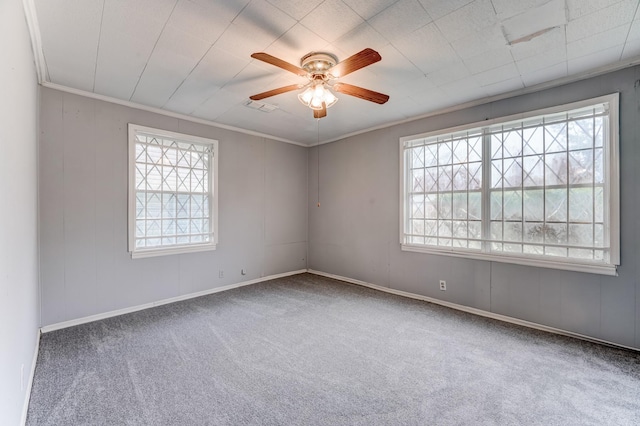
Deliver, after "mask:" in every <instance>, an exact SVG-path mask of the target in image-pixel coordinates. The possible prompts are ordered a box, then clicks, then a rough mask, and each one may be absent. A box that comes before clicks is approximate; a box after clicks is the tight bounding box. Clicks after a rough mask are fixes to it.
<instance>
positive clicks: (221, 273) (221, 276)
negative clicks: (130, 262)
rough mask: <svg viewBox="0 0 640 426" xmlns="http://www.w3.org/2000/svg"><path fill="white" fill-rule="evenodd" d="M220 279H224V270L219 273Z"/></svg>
mask: <svg viewBox="0 0 640 426" xmlns="http://www.w3.org/2000/svg"><path fill="white" fill-rule="evenodd" d="M218 278H224V271H223V270H222V269H220V270H219V271H218Z"/></svg>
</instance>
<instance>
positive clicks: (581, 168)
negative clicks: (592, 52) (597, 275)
mask: <svg viewBox="0 0 640 426" xmlns="http://www.w3.org/2000/svg"><path fill="white" fill-rule="evenodd" d="M607 105H608V104H606V103H601V104H598V105H595V106H590V107H586V108H580V109H575V110H571V111H568V112H563V113H559V114H552V115H551V114H550V115H545V116H540V117H533V118H530V119H526V120H520V121H517V122H510V123H503V124H499V125H493V126H488V127H484V128H477V129H472V130H469V131H466V132H465V133H457V134H450V135H439V136H433V137H428V138H424V139H415V140H410V141H405V143H404V162H405V197H406V198H405V200H406V201H405V203H406V204H405V209H404V211H405V219H404V233H405V235H404V239H403V241H404V243H405V244H408V245H418V246H431V247H438V248H442V249H447V248H448V249H450V250H463V251H464V250H471V251H477V252H483V253H496V254H511V255H516V256H530V255H534V256H544V257H555V258H568V259H579V260H582V261H589V262H596V263H606V262H609V255H610V248H609V239H608V234H607V209H606V205H605V203H606V202H605V200H606V199H607V194H606V191H607V186H606V183H607V182H606V166H605V164H606V161H607V160H606V158H605V157H606V155H607V151H606V144H607V143H608V141H607V135H608V131H609V130H608V125H609V124H608V120H609V111H608V108H607ZM487 169H488V170H487ZM483 177H484V180H486V182H483Z"/></svg>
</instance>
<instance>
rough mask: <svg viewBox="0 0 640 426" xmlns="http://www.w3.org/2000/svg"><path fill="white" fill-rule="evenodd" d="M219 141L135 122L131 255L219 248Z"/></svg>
mask: <svg viewBox="0 0 640 426" xmlns="http://www.w3.org/2000/svg"><path fill="white" fill-rule="evenodd" d="M217 159H218V141H215V140H212V139H206V138H201V137H196V136H189V135H184V134H180V133H174V132H168V131H165V130H159V129H152V128H149V127H143V126H138V125H136V124H131V123H130V124H129V251H130V252H131V257H133V258H139V257H149V256H159V255H167V254H178V253H189V252H196V251H204V250H215V248H216V243H217V219H218V214H217V210H218V202H217V192H218V191H217V181H218V179H217V171H218V167H217Z"/></svg>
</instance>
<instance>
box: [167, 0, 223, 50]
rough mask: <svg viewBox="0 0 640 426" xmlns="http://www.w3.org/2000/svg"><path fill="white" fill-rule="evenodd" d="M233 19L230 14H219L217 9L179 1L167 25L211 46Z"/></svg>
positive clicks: (185, 0)
mask: <svg viewBox="0 0 640 426" xmlns="http://www.w3.org/2000/svg"><path fill="white" fill-rule="evenodd" d="M233 18H234V17H231V13H227V14H224V13H220V10H219V8H213V7H207V6H205V5H202V4H198V3H194V2H192V1H190V0H179V1H178V3H177V4H176V7H175V9H174V11H173V13H172V14H171V19H170V20H169V25H171V26H174V27H176V28H179V29H181V30H182V31H184V32H186V33H188V34H189V35H191V36H193V37H198V38H200V39H202V40H204V41H206V42H208V43H209V44H213V43H215V42H216V40H218V38H219V37H220V36H221V35H222V33H223V32H224V30H225V29H227V27H228V26H229V24H230V23H231V21H232V19H233Z"/></svg>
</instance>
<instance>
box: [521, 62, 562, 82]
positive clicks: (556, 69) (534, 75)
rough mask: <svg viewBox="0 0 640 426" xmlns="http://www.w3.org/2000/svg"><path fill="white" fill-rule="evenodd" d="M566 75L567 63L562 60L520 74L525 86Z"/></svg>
mask: <svg viewBox="0 0 640 426" xmlns="http://www.w3.org/2000/svg"><path fill="white" fill-rule="evenodd" d="M566 76H567V63H566V62H563V63H560V64H556V65H553V66H551V67H548V68H543V69H540V70H537V71H533V72H528V73H526V74H522V75H521V78H522V82H523V83H524V84H525V86H527V87H531V86H535V85H536V84H541V83H544V82H547V81H551V80H555V79H559V78H564V77H566Z"/></svg>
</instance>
